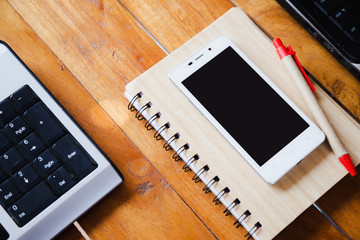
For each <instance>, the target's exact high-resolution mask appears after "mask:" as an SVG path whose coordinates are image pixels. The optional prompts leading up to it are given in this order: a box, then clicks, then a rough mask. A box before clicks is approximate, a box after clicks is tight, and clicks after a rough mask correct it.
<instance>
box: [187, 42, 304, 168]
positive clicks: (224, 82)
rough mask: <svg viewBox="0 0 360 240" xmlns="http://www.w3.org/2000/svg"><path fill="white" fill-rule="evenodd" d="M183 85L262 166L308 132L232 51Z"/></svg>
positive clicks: (210, 62) (219, 56)
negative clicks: (300, 135)
mask: <svg viewBox="0 0 360 240" xmlns="http://www.w3.org/2000/svg"><path fill="white" fill-rule="evenodd" d="M182 84H183V85H184V86H185V87H186V88H187V89H188V90H189V91H190V92H191V94H192V95H193V96H194V97H195V98H196V99H197V100H198V101H199V102H200V103H201V104H202V105H203V106H204V107H205V108H206V109H207V111H208V112H209V113H210V114H211V115H212V116H213V117H214V118H215V119H216V120H217V121H218V122H219V123H220V125H222V126H223V128H224V129H225V130H226V131H227V132H228V133H229V134H230V135H231V136H232V137H233V138H234V139H235V140H236V141H237V142H238V143H239V144H240V146H241V147H242V148H243V149H244V150H245V151H246V152H247V153H248V154H249V155H250V156H251V157H252V158H253V159H254V160H255V161H256V162H257V164H258V165H259V166H262V165H263V164H264V163H266V162H267V161H268V160H269V159H270V158H271V157H273V156H274V155H275V154H276V153H277V152H279V151H280V150H281V149H282V148H284V147H285V146H286V145H287V144H288V143H289V142H290V141H291V140H293V139H294V138H295V137H297V136H298V135H299V134H300V133H302V132H303V131H304V130H305V129H306V128H308V127H309V125H308V123H307V122H305V120H303V119H302V118H301V117H300V116H299V115H298V114H297V113H296V112H295V111H294V110H293V109H292V108H291V107H290V106H289V105H288V103H286V102H285V101H284V100H283V99H282V98H281V97H280V96H279V95H278V94H277V93H276V92H275V91H274V90H273V89H272V88H271V87H270V86H269V85H268V84H267V83H266V82H265V81H264V80H263V79H262V77H261V76H259V74H258V73H256V72H255V71H254V70H253V69H252V67H251V66H249V65H248V64H247V62H246V61H245V60H243V58H242V57H241V56H239V55H238V54H237V53H236V52H235V50H234V49H233V48H232V47H228V48H226V49H225V50H224V51H222V52H221V53H220V54H218V55H217V56H216V57H214V58H213V59H212V60H211V61H209V62H208V63H206V64H205V65H204V66H203V67H201V68H200V69H199V70H197V71H196V72H194V73H193V74H192V75H190V76H189V77H188V78H186V79H185V80H184V81H182Z"/></svg>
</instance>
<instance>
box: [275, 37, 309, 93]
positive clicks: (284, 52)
mask: <svg viewBox="0 0 360 240" xmlns="http://www.w3.org/2000/svg"><path fill="white" fill-rule="evenodd" d="M273 43H274V45H275V47H276V52H277V53H278V55H279V57H280V59H282V58H283V57H285V56H288V55H291V56H292V58H293V59H294V61H295V63H296V65H297V67H298V68H299V70H300V72H301V74H302V75H303V77H304V78H305V80H306V82H307V84H308V85H309V87H310V89H311V91H312V92H315V87H314V85H313V84H312V83H311V81H310V79H309V77H308V76H307V75H306V72H305V70H304V68H303V67H302V66H301V64H300V61H299V59H298V58H297V57H296V55H295V51H294V50H292V48H291V47H290V46H288V47H285V46H284V44H283V43H282V42H281V40H280V38H276V39H275V40H274V41H273Z"/></svg>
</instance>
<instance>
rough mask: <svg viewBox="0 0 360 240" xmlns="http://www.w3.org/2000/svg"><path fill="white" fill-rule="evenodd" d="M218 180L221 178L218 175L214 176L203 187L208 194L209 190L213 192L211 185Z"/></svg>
mask: <svg viewBox="0 0 360 240" xmlns="http://www.w3.org/2000/svg"><path fill="white" fill-rule="evenodd" d="M218 181H220V178H219V177H218V176H215V177H213V178H212V179H211V180H210V181H209V182H208V183H207V184H206V185H205V187H204V188H203V191H204V192H205V194H208V193H209V192H211V190H210V187H211V186H212V185H213V184H214V183H216V182H218Z"/></svg>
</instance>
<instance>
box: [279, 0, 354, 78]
mask: <svg viewBox="0 0 360 240" xmlns="http://www.w3.org/2000/svg"><path fill="white" fill-rule="evenodd" d="M277 1H278V2H279V3H280V4H281V5H282V6H283V7H284V8H285V9H287V10H288V11H289V12H290V13H291V14H292V16H293V17H295V18H296V19H297V20H298V21H299V22H300V23H302V24H303V25H304V27H305V28H306V29H307V30H308V31H309V32H310V33H312V34H313V36H315V37H316V38H317V39H318V40H319V41H320V42H322V43H323V44H324V45H325V47H327V48H328V49H329V50H330V52H331V53H333V54H334V55H335V56H336V57H339V60H340V61H341V62H342V63H343V64H344V65H345V66H346V67H348V68H349V69H350V70H353V73H354V74H355V76H358V77H359V78H360V65H359V63H360V1H359V0H277Z"/></svg>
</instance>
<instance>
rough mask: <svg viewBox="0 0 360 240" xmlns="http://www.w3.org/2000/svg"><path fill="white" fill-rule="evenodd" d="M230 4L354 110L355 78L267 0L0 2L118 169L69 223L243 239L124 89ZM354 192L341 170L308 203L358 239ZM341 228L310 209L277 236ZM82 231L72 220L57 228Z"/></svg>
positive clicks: (332, 232) (8, 26) (99, 232)
mask: <svg viewBox="0 0 360 240" xmlns="http://www.w3.org/2000/svg"><path fill="white" fill-rule="evenodd" d="M233 6H240V7H242V8H243V10H244V11H245V12H246V13H247V14H248V15H249V16H250V17H251V18H252V19H253V20H254V22H256V23H257V24H258V25H259V26H260V27H261V28H262V29H263V30H264V31H265V32H266V33H267V34H268V35H269V36H270V37H281V38H282V39H283V41H284V42H285V43H286V44H289V43H291V45H292V47H293V48H294V49H295V50H296V51H297V54H298V57H299V59H300V61H301V62H302V64H303V65H304V66H305V68H307V70H309V71H310V72H311V74H312V75H313V76H315V78H317V80H318V81H319V82H320V83H321V84H322V85H323V86H324V87H325V88H326V89H327V90H328V91H329V93H330V94H332V95H333V96H334V98H336V99H337V100H338V101H339V102H340V103H341V104H343V105H344V107H346V108H347V109H348V111H349V113H350V114H353V116H354V117H356V118H360V81H358V80H357V79H355V78H354V77H353V76H352V75H351V74H350V73H348V72H347V71H346V69H345V68H344V67H343V66H341V65H340V64H339V63H338V62H337V61H336V60H335V59H334V58H333V57H332V56H331V55H329V54H328V52H327V51H326V50H325V49H323V48H322V47H321V46H320V45H319V44H318V43H317V42H316V41H315V40H313V39H312V37H311V36H310V35H309V34H308V33H306V32H305V31H304V30H303V29H302V28H301V27H300V26H299V25H298V24H297V23H296V22H295V21H294V20H293V19H292V18H291V17H290V16H289V15H288V14H287V13H286V12H285V11H284V10H283V9H282V8H281V7H280V6H279V5H278V4H277V3H276V2H275V1H274V0H251V1H250V0H183V1H176V0H169V1H164V0H163V1H156V0H119V1H116V0H88V1H85V0H83V1H75V0H73V1H60V0H56V1H45V0H42V1H40V0H27V1H22V0H9V1H4V0H2V1H0V39H2V40H4V41H6V42H7V43H8V44H9V45H10V46H11V47H12V48H13V49H14V50H15V52H17V54H18V55H19V56H20V57H21V58H22V59H23V61H24V62H25V63H26V64H27V65H28V66H29V67H30V69H31V70H32V71H33V72H34V73H35V74H36V75H37V76H38V77H39V79H40V80H41V81H42V82H43V83H44V85H45V86H46V87H47V88H48V89H49V90H50V91H51V92H52V93H53V94H54V95H55V97H56V98H57V99H58V100H59V101H60V102H61V103H62V104H63V105H64V107H65V108H66V109H67V110H68V111H69V112H70V114H71V115H72V116H73V117H74V118H75V119H76V120H77V121H78V122H79V124H80V125H81V126H82V127H83V128H84V129H85V131H86V132H87V133H88V134H89V135H90V136H91V137H92V138H93V139H94V140H95V142H96V143H97V144H98V145H99V146H100V147H101V148H102V149H103V150H104V152H105V153H106V154H107V155H108V156H109V157H110V158H111V159H112V160H113V161H114V163H115V164H116V165H117V167H118V168H119V169H120V170H121V172H122V173H123V174H124V177H125V183H124V184H122V185H121V186H120V187H119V188H117V189H115V190H114V191H113V192H112V193H111V194H109V195H108V196H107V197H106V198H105V199H103V200H102V201H101V202H100V203H98V204H97V205H96V206H95V207H94V208H92V209H91V210H89V211H88V212H87V213H86V214H85V215H83V216H82V217H81V218H80V219H79V220H78V223H79V224H80V225H81V227H82V228H83V229H84V231H85V233H86V234H88V236H89V237H90V238H91V239H216V238H219V239H242V236H243V235H244V233H245V231H244V229H242V228H239V229H236V228H234V227H232V224H233V222H234V219H233V218H232V217H225V216H224V215H223V213H222V211H223V210H224V207H223V206H220V205H219V206H215V205H214V204H212V202H211V199H212V198H213V196H210V194H208V195H205V194H204V193H203V192H202V191H201V189H202V188H203V184H202V183H199V184H194V183H193V182H192V181H191V174H190V173H184V172H183V171H181V166H182V165H181V163H177V162H174V161H172V160H171V159H170V158H171V157H170V156H171V155H170V154H171V153H167V152H164V151H162V150H161V147H160V143H158V142H155V141H153V139H152V137H151V136H149V134H148V132H147V131H146V130H145V128H144V127H143V123H142V122H138V121H135V120H134V116H133V114H132V113H129V112H128V110H127V107H126V106H127V100H126V99H125V97H124V96H123V92H124V89H125V85H126V84H127V83H129V82H130V81H131V80H132V79H134V78H135V77H137V76H139V75H140V74H141V73H143V72H144V71H146V70H147V69H149V68H150V67H151V66H153V65H154V64H155V63H157V62H158V61H160V60H161V59H162V58H164V57H165V56H166V55H167V54H169V53H171V52H172V51H174V50H175V49H176V48H178V47H179V46H181V45H182V44H183V43H184V42H186V41H187V40H189V39H190V38H191V37H193V36H194V35H195V34H196V33H198V32H199V31H201V30H202V29H203V28H205V27H206V26H207V25H209V24H210V23H211V22H213V21H214V20H216V19H217V18H218V17H220V16H221V15H222V14H224V13H225V12H226V11H227V10H229V9H230V8H231V7H233ZM113 119H117V120H116V121H114V120H113ZM119 119H120V120H119ZM357 169H358V171H360V169H359V168H357ZM359 200H360V181H359V177H355V178H351V177H349V176H347V177H345V178H344V179H343V180H342V181H340V182H339V183H338V184H337V185H336V186H335V187H334V188H333V189H331V190H330V191H329V192H328V193H326V194H325V195H324V196H323V197H322V198H321V199H319V200H318V201H317V202H316V204H317V206H319V207H320V208H321V209H322V210H323V211H324V212H325V213H327V214H328V216H330V217H331V218H332V219H333V220H334V222H336V223H337V224H338V225H339V227H338V228H339V229H340V230H342V231H343V232H346V233H345V235H346V234H348V235H349V236H351V237H352V238H354V239H360V220H359V215H360V201H359ZM275 217H276V216H275ZM345 235H344V234H343V233H341V232H340V231H339V230H338V229H337V228H335V227H334V226H333V225H332V224H331V223H330V221H328V220H327V219H326V218H325V217H324V216H323V215H322V214H321V213H320V212H319V211H318V210H317V209H316V208H315V207H314V206H311V207H309V208H308V209H307V210H306V211H305V212H304V213H303V214H302V215H300V216H299V217H298V218H297V219H296V220H295V221H294V222H293V223H292V224H290V225H289V226H288V227H287V228H286V229H285V230H284V231H282V232H281V233H280V234H279V235H278V236H277V239H346V237H345ZM82 238H83V237H82V235H81V234H80V232H79V231H78V230H77V229H76V228H75V227H74V226H70V227H69V228H67V229H66V230H65V231H64V232H62V233H61V234H60V235H59V236H58V239H82Z"/></svg>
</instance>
